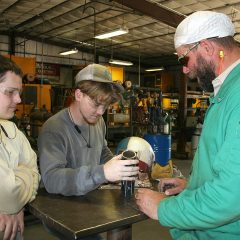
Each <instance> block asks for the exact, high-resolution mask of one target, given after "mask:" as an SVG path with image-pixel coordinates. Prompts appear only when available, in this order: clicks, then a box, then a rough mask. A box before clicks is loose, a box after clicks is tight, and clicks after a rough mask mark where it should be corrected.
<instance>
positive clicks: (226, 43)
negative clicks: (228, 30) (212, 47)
mask: <svg viewBox="0 0 240 240" xmlns="http://www.w3.org/2000/svg"><path fill="white" fill-rule="evenodd" d="M209 40H210V41H212V42H215V43H216V44H218V45H220V46H222V47H224V48H225V49H227V50H229V51H230V50H232V49H233V48H235V47H238V43H237V42H236V40H235V39H234V38H233V37H232V36H228V37H222V38H210V39H209Z"/></svg>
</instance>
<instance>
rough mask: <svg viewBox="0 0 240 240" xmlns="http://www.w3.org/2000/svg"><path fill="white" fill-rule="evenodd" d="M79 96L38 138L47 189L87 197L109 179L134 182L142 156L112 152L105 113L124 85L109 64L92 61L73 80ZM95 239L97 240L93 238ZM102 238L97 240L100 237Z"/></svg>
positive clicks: (118, 96)
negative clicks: (125, 156) (127, 156)
mask: <svg viewBox="0 0 240 240" xmlns="http://www.w3.org/2000/svg"><path fill="white" fill-rule="evenodd" d="M75 83H76V87H75V91H74V96H75V100H74V101H73V102H72V103H71V104H70V106H69V107H68V108H65V109H63V110H61V111H60V112H58V113H57V114H55V115H54V116H52V117H51V118H49V119H48V120H47V121H46V122H45V123H44V125H43V128H42V131H41V133H40V136H39V139H38V148H39V157H40V159H39V162H40V170H41V173H42V180H43V183H44V186H45V188H46V190H47V191H48V192H49V193H56V194H62V195H65V196H73V195H75V196H78V195H85V194H86V193H88V192H89V191H92V190H94V189H96V188H97V187H98V186H99V185H101V184H103V183H106V182H108V181H110V182H115V181H119V180H135V178H136V175H137V174H138V167H137V166H132V167H131V168H129V167H128V165H132V164H134V165H136V164H138V160H120V159H121V155H118V156H115V157H114V156H113V154H112V152H111V151H110V149H109V148H108V146H107V142H106V140H105V134H106V126H105V123H104V120H103V118H102V115H103V114H104V112H105V110H106V109H107V108H108V106H109V105H110V104H112V103H115V102H117V101H119V100H120V98H121V93H122V92H123V90H124V89H123V87H122V86H121V85H119V84H117V83H114V82H113V81H112V76H111V73H110V71H109V70H108V68H107V67H105V66H102V65H99V64H90V65H88V66H87V67H85V68H84V69H82V70H81V71H80V72H79V73H78V74H77V75H76V79H75ZM90 239H95V238H93V237H92V238H90ZM96 239H98V238H96Z"/></svg>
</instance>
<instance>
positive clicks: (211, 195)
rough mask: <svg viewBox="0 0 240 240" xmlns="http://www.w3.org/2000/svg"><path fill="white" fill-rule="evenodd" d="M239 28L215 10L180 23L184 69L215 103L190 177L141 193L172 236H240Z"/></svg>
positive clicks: (178, 40) (142, 206)
mask: <svg viewBox="0 0 240 240" xmlns="http://www.w3.org/2000/svg"><path fill="white" fill-rule="evenodd" d="M234 34H235V29H234V26H233V23H232V22H231V20H230V19H229V18H228V16H226V15H225V14H222V13H216V12H211V11H199V12H196V13H193V14H191V15H190V16H188V17H187V18H186V19H184V20H183V21H182V22H181V23H180V24H179V26H178V27H177V29H176V33H175V38H174V41H175V48H176V51H177V54H178V56H179V62H180V63H181V64H182V65H183V73H184V74H186V75H187V76H188V77H189V78H197V79H198V82H199V84H200V86H202V87H203V89H204V90H207V91H211V92H212V96H211V97H210V106H209V108H208V110H207V112H206V116H205V120H204V126H203V131H202V134H201V137H200V141H199V145H198V149H197V151H196V154H195V156H194V160H193V166H192V173H191V175H190V177H189V179H188V182H187V181H186V180H184V179H176V178H173V179H165V180H163V181H162V183H161V184H169V183H171V184H173V185H174V186H175V187H174V188H172V189H168V190H166V191H165V193H159V192H154V191H151V190H144V189H140V190H139V191H138V193H137V194H136V201H137V204H138V205H139V207H140V209H141V210H142V211H143V212H144V213H145V214H147V215H148V216H149V217H151V218H153V219H156V220H159V222H160V223H161V224H162V225H164V226H167V227H170V228H171V230H170V232H171V235H172V237H173V239H181V240H183V239H189V240H191V239H203V240H205V239H218V240H221V239H231V240H234V239H239V236H240V227H239V226H240V214H239V213H240V205H239V204H238V201H239V199H240V191H239V185H240V95H239V93H240V60H239V58H240V49H239V46H238V44H237V43H236V42H235V40H234V38H233V36H234ZM178 193H179V194H178ZM174 194H178V195H176V196H173V195H174Z"/></svg>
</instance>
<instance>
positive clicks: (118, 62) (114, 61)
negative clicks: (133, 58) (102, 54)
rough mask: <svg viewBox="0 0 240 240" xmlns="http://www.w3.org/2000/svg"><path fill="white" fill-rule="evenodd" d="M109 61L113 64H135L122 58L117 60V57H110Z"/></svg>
mask: <svg viewBox="0 0 240 240" xmlns="http://www.w3.org/2000/svg"><path fill="white" fill-rule="evenodd" d="M109 63H111V64H117V65H124V66H131V65H133V63H132V62H129V61H122V60H117V59H110V60H109Z"/></svg>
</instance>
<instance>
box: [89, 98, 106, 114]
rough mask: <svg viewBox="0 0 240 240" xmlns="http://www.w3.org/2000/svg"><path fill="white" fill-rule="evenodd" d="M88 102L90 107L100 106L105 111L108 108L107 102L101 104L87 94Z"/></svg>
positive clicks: (96, 107)
mask: <svg viewBox="0 0 240 240" xmlns="http://www.w3.org/2000/svg"><path fill="white" fill-rule="evenodd" d="M87 98H88V102H89V103H90V105H91V107H92V108H95V109H98V108H100V107H101V109H102V110H103V111H104V112H105V110H106V109H107V108H108V104H101V103H98V102H97V101H96V100H94V99H92V98H91V97H89V96H87Z"/></svg>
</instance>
